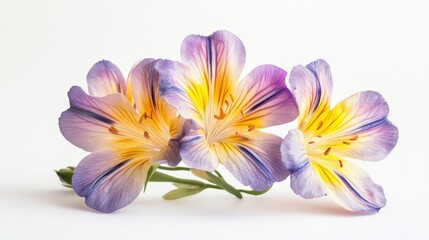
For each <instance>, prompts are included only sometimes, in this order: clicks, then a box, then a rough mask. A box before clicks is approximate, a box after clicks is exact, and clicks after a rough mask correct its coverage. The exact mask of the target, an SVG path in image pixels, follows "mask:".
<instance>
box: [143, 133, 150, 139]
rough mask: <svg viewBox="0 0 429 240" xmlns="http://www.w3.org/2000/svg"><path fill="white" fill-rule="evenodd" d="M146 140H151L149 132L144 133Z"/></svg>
mask: <svg viewBox="0 0 429 240" xmlns="http://www.w3.org/2000/svg"><path fill="white" fill-rule="evenodd" d="M143 136H144V138H146V139H149V138H150V137H149V133H148V132H147V131H144V133H143Z"/></svg>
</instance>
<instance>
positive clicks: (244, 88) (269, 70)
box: [228, 65, 298, 128]
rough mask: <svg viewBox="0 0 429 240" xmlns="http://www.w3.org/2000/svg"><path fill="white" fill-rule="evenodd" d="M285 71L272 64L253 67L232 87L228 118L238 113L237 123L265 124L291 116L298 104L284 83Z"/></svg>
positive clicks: (287, 119) (296, 112)
mask: <svg viewBox="0 0 429 240" xmlns="http://www.w3.org/2000/svg"><path fill="white" fill-rule="evenodd" d="M285 77H286V71H284V70H283V69H281V68H278V67H276V66H273V65H263V66H259V67H257V68H255V69H254V70H253V71H252V72H250V73H249V74H248V75H247V77H246V78H244V79H243V80H242V81H241V82H240V83H239V84H238V86H237V87H236V89H235V91H234V94H233V96H236V98H237V99H235V100H234V103H233V107H232V110H231V113H230V114H229V115H230V116H228V117H229V118H236V117H237V116H240V117H241V119H240V121H239V122H238V124H239V125H246V126H247V125H249V124H253V125H255V127H256V128H263V127H269V126H273V125H278V124H283V123H286V122H290V121H292V120H294V119H295V118H296V117H297V116H298V107H297V104H296V102H295V99H294V97H293V96H292V93H291V92H290V91H289V89H288V88H287V87H286V84H285Z"/></svg>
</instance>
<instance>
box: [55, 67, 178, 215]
mask: <svg viewBox="0 0 429 240" xmlns="http://www.w3.org/2000/svg"><path fill="white" fill-rule="evenodd" d="M155 63H156V61H155V60H153V59H145V60H143V61H141V62H139V63H138V64H136V65H135V66H134V67H133V69H132V70H131V73H130V75H129V77H128V83H127V84H126V83H125V80H124V77H123V75H122V73H121V72H120V71H119V69H118V68H117V67H116V66H115V65H114V64H112V63H111V62H108V61H101V62H98V63H97V64H95V65H94V66H93V67H92V69H91V70H90V71H89V74H88V77H87V80H88V88H89V94H90V95H88V94H86V93H85V92H84V91H83V90H82V89H81V88H80V87H77V86H74V87H72V88H71V89H70V91H69V93H68V95H69V99H70V108H69V109H68V110H66V111H65V112H63V113H62V114H61V117H60V119H59V125H60V129H61V132H62V134H63V135H64V137H65V138H66V139H67V140H68V141H70V142H71V143H73V144H74V145H76V146H78V147H80V148H82V149H84V150H86V151H89V152H92V153H91V154H90V155H88V156H87V157H85V158H84V159H83V160H82V161H81V162H80V163H79V165H78V166H77V167H76V169H75V170H74V175H73V179H72V181H73V189H74V190H75V191H76V193H77V194H78V195H79V196H82V197H85V200H86V204H87V205H88V206H89V207H91V208H93V209H96V210H98V211H101V212H113V211H115V210H117V209H119V208H122V207H124V206H126V205H128V204H129V203H131V202H132V201H133V200H134V199H135V198H136V197H137V196H138V195H139V193H140V192H141V190H142V188H143V186H144V184H145V182H146V180H147V174H148V170H149V168H150V167H151V166H152V165H156V164H161V163H165V162H166V163H168V164H170V165H173V166H174V165H177V164H178V163H179V161H180V155H179V145H178V140H179V138H180V136H181V134H182V126H183V122H184V120H183V119H182V118H181V117H178V115H177V111H176V110H175V109H174V108H172V107H171V106H169V105H168V104H167V103H166V102H165V101H164V100H163V99H161V98H160V97H159V74H158V72H157V71H156V70H155V69H154V64H155Z"/></svg>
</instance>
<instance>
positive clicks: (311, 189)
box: [281, 60, 398, 213]
mask: <svg viewBox="0 0 429 240" xmlns="http://www.w3.org/2000/svg"><path fill="white" fill-rule="evenodd" d="M290 85H291V89H292V92H293V94H294V96H295V97H296V100H297V103H298V106H299V111H300V115H299V117H298V124H299V126H298V129H293V130H290V131H289V133H288V134H287V136H286V137H285V139H284V141H283V143H282V148H281V150H282V158H283V162H284V164H285V166H286V168H287V169H288V170H289V171H290V172H291V187H292V190H293V191H294V192H295V193H296V194H299V195H300V196H302V197H303V198H316V197H321V196H324V195H329V196H331V197H332V198H333V199H334V200H335V201H336V202H337V203H338V204H339V205H341V206H342V207H344V208H346V209H348V210H351V211H358V212H369V213H371V212H377V211H378V210H379V209H380V208H382V207H384V206H385V204H386V199H385V197H384V193H383V189H382V187H381V186H379V185H377V184H375V183H374V182H373V181H372V180H371V178H370V177H369V175H368V174H367V173H366V172H365V171H363V170H362V169H360V168H359V167H357V166H355V165H354V164H352V163H351V162H350V161H347V160H345V159H344V158H352V159H360V160H365V161H378V160H381V159H383V158H384V157H386V156H387V155H388V154H389V153H390V151H391V150H392V149H393V148H394V147H395V145H396V142H397V140H398V129H397V128H396V127H395V126H394V125H393V124H392V123H391V122H390V121H389V120H388V119H387V115H388V113H389V107H388V105H387V103H386V102H385V101H384V99H383V97H382V96H381V95H380V94H379V93H377V92H373V91H364V92H359V93H356V94H354V95H352V96H350V97H349V98H347V99H345V100H343V101H342V102H340V103H338V104H337V105H336V106H335V107H334V108H332V109H331V108H330V103H331V93H332V79H331V71H330V68H329V65H328V64H327V63H326V62H325V61H324V60H317V61H315V62H312V63H310V64H308V65H307V66H306V67H303V66H296V67H294V68H293V69H292V72H291V75H290Z"/></svg>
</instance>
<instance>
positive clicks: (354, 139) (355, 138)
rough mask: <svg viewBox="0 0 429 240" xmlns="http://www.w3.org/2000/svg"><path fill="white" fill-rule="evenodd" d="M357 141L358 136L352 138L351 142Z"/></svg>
mask: <svg viewBox="0 0 429 240" xmlns="http://www.w3.org/2000/svg"><path fill="white" fill-rule="evenodd" d="M357 139H358V135H356V136H354V137H352V138H350V141H356V140H357Z"/></svg>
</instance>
